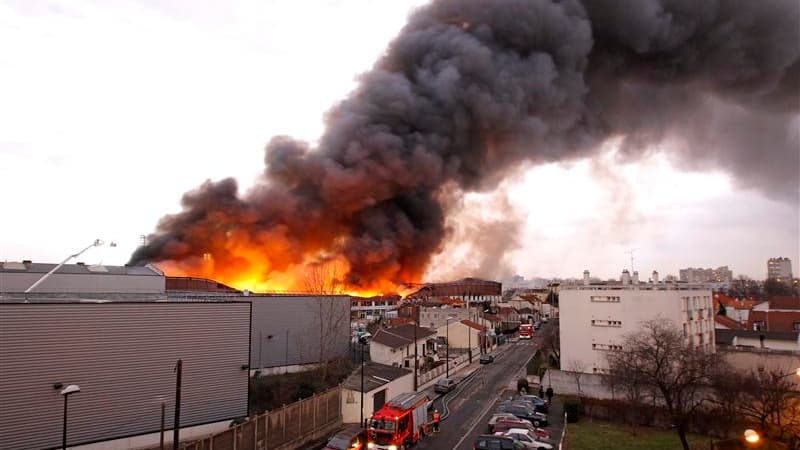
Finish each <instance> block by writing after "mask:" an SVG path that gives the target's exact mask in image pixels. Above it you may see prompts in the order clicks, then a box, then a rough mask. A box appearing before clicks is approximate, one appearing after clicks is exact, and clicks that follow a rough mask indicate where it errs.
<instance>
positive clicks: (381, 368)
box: [342, 362, 411, 392]
mask: <svg viewBox="0 0 800 450" xmlns="http://www.w3.org/2000/svg"><path fill="white" fill-rule="evenodd" d="M410 373H411V370H409V369H403V368H401V367H393V366H387V365H386V364H379V363H376V362H368V363H365V364H364V392H370V391H373V390H375V389H378V388H379V387H381V386H383V385H385V384H389V383H391V382H392V381H394V380H396V379H398V378H400V377H402V376H405V375H408V374H410ZM342 386H343V387H344V388H345V389H350V390H351V391H358V392H361V367H359V368H357V369H356V370H355V371H353V373H352V374H350V376H349V377H347V379H346V380H345V381H344V383H343V384H342Z"/></svg>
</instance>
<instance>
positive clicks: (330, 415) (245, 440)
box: [181, 386, 342, 450]
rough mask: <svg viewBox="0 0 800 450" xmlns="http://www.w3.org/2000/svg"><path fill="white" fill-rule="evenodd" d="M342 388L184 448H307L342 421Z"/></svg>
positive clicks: (238, 449) (255, 449) (239, 449)
mask: <svg viewBox="0 0 800 450" xmlns="http://www.w3.org/2000/svg"><path fill="white" fill-rule="evenodd" d="M341 398H342V396H341V388H340V387H338V386H337V387H335V388H332V389H329V390H327V391H325V392H323V393H321V394H317V395H314V396H313V397H309V398H307V399H304V400H300V401H298V402H295V403H292V404H289V405H285V406H283V407H281V408H279V409H276V410H275V411H268V412H266V413H264V414H262V415H260V416H256V417H253V418H252V419H250V420H249V421H247V422H245V423H243V424H240V425H237V426H235V427H232V428H230V429H228V430H225V431H223V432H221V433H218V434H215V435H212V436H208V437H206V438H203V439H201V440H198V441H195V442H192V443H189V444H183V445H181V448H182V449H184V450H288V449H295V448H304V446H305V445H307V444H308V443H310V442H314V441H317V440H319V439H321V438H323V437H325V436H327V435H328V434H330V433H331V432H333V431H334V430H336V429H337V428H338V427H340V426H341V424H342V412H341V409H342V408H341Z"/></svg>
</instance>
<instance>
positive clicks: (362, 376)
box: [358, 337, 366, 428]
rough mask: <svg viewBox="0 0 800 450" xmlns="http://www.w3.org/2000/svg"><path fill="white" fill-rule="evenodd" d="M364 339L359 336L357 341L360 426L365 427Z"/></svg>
mask: <svg viewBox="0 0 800 450" xmlns="http://www.w3.org/2000/svg"><path fill="white" fill-rule="evenodd" d="M365 342H366V340H365V339H364V338H363V337H362V338H359V340H358V343H359V344H361V421H360V422H361V427H362V428H366V426H365V425H366V424H365V423H364V343H365Z"/></svg>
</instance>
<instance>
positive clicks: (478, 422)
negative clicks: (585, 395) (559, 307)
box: [417, 338, 561, 450]
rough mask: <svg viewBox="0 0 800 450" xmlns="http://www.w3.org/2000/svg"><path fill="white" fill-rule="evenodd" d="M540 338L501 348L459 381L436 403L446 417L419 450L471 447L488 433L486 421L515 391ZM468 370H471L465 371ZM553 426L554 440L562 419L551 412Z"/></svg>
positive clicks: (559, 431)
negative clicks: (505, 398) (477, 439)
mask: <svg viewBox="0 0 800 450" xmlns="http://www.w3.org/2000/svg"><path fill="white" fill-rule="evenodd" d="M538 345H539V342H538V339H536V338H534V339H533V340H531V341H518V342H515V343H511V344H508V345H506V346H505V348H502V347H501V348H500V349H499V350H498V352H497V353H496V357H495V361H494V362H493V363H491V364H486V365H482V366H480V367H479V368H478V370H476V371H475V372H473V373H472V374H470V375H469V376H466V378H464V375H465V374H459V375H460V377H459V376H454V378H455V379H456V381H459V384H458V386H457V388H456V389H455V390H454V391H452V392H450V393H449V394H447V395H445V396H442V397H441V398H439V399H437V400H436V401H435V402H434V407H435V408H437V409H438V410H439V411H440V412H441V413H442V414H443V417H444V419H443V420H442V424H441V431H440V433H438V434H435V435H433V436H430V437H427V438H425V440H423V441H422V442H420V443H419V444H418V445H417V448H419V449H436V450H440V449H442V450H443V449H453V450H469V449H471V448H472V443H473V442H474V440H475V438H477V437H478V436H479V435H481V434H484V433H486V432H487V429H486V424H487V422H488V421H489V418H490V417H491V415H492V413H493V412H494V410H495V406H496V404H497V403H498V402H499V401H500V400H501V399H502V398H503V397H507V396H510V395H512V394H514V392H515V390H516V380H517V378H518V377H519V376H522V375H524V373H525V364H526V363H527V361H528V360H529V359H530V358H531V356H533V353H534V352H535V350H536V348H537V347H538ZM463 372H468V371H466V370H465V371H463ZM549 418H550V421H551V423H552V424H551V425H550V426H549V427H547V430H548V431H550V433H551V435H552V436H553V437H554V441H555V440H556V438H557V436H559V435H560V433H561V423H560V422H561V421H559V420H558V417H557V415H553V414H550V415H549Z"/></svg>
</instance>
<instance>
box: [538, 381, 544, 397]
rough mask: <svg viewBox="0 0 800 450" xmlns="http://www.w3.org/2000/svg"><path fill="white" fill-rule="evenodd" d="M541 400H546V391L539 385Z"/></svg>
mask: <svg viewBox="0 0 800 450" xmlns="http://www.w3.org/2000/svg"><path fill="white" fill-rule="evenodd" d="M539 398H540V399H542V400H544V389H543V388H542V385H541V384H540V385H539Z"/></svg>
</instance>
